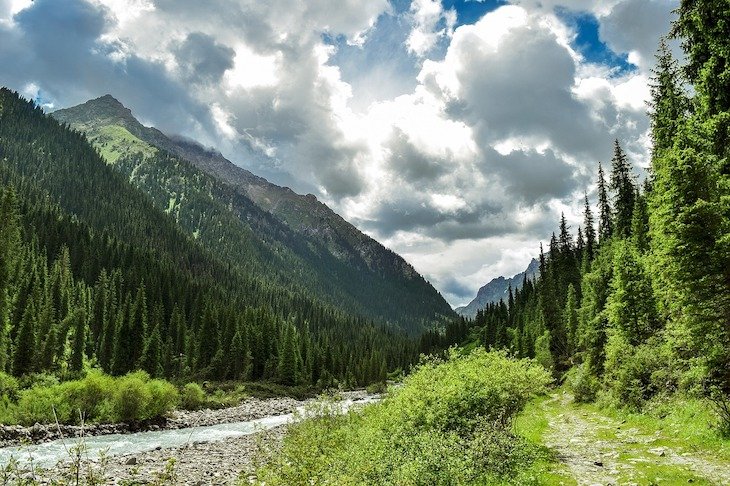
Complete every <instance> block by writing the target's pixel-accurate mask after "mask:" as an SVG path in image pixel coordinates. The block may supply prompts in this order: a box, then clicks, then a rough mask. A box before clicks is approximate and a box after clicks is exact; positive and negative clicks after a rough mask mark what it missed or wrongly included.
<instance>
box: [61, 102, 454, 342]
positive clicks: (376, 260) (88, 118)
mask: <svg viewBox="0 0 730 486" xmlns="http://www.w3.org/2000/svg"><path fill="white" fill-rule="evenodd" d="M52 116H53V117H54V118H56V119H57V120H59V121H60V122H64V123H67V124H69V125H70V126H71V127H72V128H74V129H77V130H80V131H83V132H85V133H86V135H87V137H88V138H89V139H90V140H91V141H92V142H93V143H94V145H95V146H96V147H97V148H98V149H99V150H100V151H101V152H102V155H104V157H105V158H106V160H107V161H108V162H109V163H112V164H114V165H115V166H116V167H117V168H118V169H119V170H121V171H122V172H123V173H125V174H126V175H127V176H128V177H130V178H131V179H133V180H136V182H135V183H136V184H137V185H138V186H140V188H142V189H143V190H145V191H146V192H148V194H150V195H151V196H153V199H155V200H156V201H158V204H159V205H160V207H161V208H162V209H164V210H165V211H167V212H169V213H170V214H172V215H174V216H175V217H176V218H177V219H178V221H179V222H180V224H183V225H187V229H188V231H189V232H190V233H191V234H194V235H195V237H196V238H197V237H198V236H199V237H200V238H201V241H204V240H206V234H205V229H206V228H205V227H204V226H205V225H204V224H203V227H202V229H203V233H200V232H199V229H200V228H199V227H200V226H201V224H202V223H200V221H202V222H203V223H205V222H206V221H209V216H210V215H211V214H213V213H215V214H218V215H219V216H218V217H219V221H221V224H222V226H218V228H223V229H227V228H234V227H235V228H234V229H236V231H237V233H236V234H238V236H235V238H238V240H237V241H240V242H241V243H245V244H246V245H248V247H250V250H247V252H248V253H246V259H247V260H249V261H247V262H244V263H245V264H246V265H247V267H248V268H253V269H254V271H258V272H262V271H265V272H266V273H267V275H268V274H269V273H270V272H272V271H273V272H274V273H273V274H272V276H275V275H279V277H278V278H279V280H281V281H290V282H292V284H293V285H305V286H308V287H309V288H310V289H311V290H312V291H313V292H314V293H316V294H318V295H319V296H320V297H321V298H324V299H325V300H326V301H328V302H330V303H331V304H334V305H337V306H339V307H341V308H343V309H344V310H347V311H348V312H356V313H359V314H362V315H364V316H367V317H371V318H375V319H376V320H378V321H384V322H391V323H394V324H397V325H398V326H400V327H404V328H407V329H411V330H418V329H421V328H422V327H424V326H425V327H429V326H431V325H436V324H437V323H438V322H440V321H441V320H442V319H444V318H448V317H452V316H454V315H455V314H454V312H453V310H452V309H451V307H450V306H449V305H448V303H447V302H446V300H445V299H444V298H443V297H442V296H441V294H440V293H439V292H438V291H437V290H436V289H434V288H433V287H432V286H431V285H430V284H429V283H428V282H427V281H426V280H425V279H424V278H423V277H422V276H421V275H420V274H419V273H418V272H416V270H415V269H414V268H413V267H412V266H411V265H410V264H409V263H408V262H406V261H405V260H404V259H403V258H402V257H400V256H399V255H398V254H396V253H395V252H393V251H391V250H389V249H387V248H385V247H384V246H383V245H381V244H380V243H378V242H377V241H375V240H374V239H372V238H370V237H369V236H367V235H365V234H364V233H362V232H360V231H359V230H358V229H357V228H356V227H355V226H353V225H352V224H350V223H348V222H347V221H345V220H344V219H343V218H342V217H340V216H339V215H338V214H336V213H335V212H334V211H332V210H331V209H330V208H329V207H327V206H326V205H325V204H323V203H322V202H320V201H318V200H317V198H316V197H315V196H314V195H312V194H308V195H300V194H297V193H295V192H294V191H292V190H291V189H289V188H287V187H280V186H277V185H275V184H272V183H270V182H269V181H267V180H266V179H264V178H262V177H259V176H256V175H254V174H252V173H251V172H249V171H247V170H245V169H243V168H241V167H238V166H237V165H235V164H233V163H232V162H230V161H229V160H227V159H226V158H225V157H223V155H222V154H220V153H219V152H217V151H215V150H211V149H208V148H205V147H203V146H202V145H200V144H198V143H197V142H195V141H192V140H188V139H184V138H181V137H170V136H167V135H165V134H164V133H162V132H161V131H159V130H157V129H156V128H152V127H146V126H144V125H142V124H141V123H140V122H139V121H138V120H137V119H136V118H135V117H134V115H133V114H132V112H131V111H130V110H129V109H128V108H126V107H125V106H124V105H123V104H122V103H120V102H119V101H118V100H117V99H115V98H114V97H113V96H111V95H105V96H102V97H100V98H97V99H94V100H90V101H87V102H86V103H83V104H81V105H78V106H75V107H72V108H67V109H62V110H58V111H56V112H54V113H52ZM171 157H172V158H171ZM117 161H120V162H117ZM193 180H195V181H197V182H195V183H192V182H190V181H193ZM186 184H187V185H186ZM201 184H203V185H205V186H206V187H207V189H206V190H205V191H201V190H200V186H201ZM191 197H195V198H197V199H196V200H195V201H191V200H190V198H191ZM206 208H207V209H206ZM221 208H224V210H223V211H221ZM225 208H228V209H225ZM181 211H182V212H181ZM191 212H192V213H191ZM222 212H229V213H231V214H229V215H226V214H221V213H222ZM201 218H202V219H201ZM233 219H235V221H234V220H233ZM208 230H209V232H213V231H216V233H215V234H212V233H209V234H208V236H207V245H208V246H212V247H218V248H219V250H218V252H219V253H220V252H221V251H223V252H226V253H227V254H228V258H229V260H228V261H229V262H230V263H231V264H234V265H238V264H241V261H242V260H241V258H240V256H239V257H236V255H235V253H234V252H232V251H230V250H231V245H235V244H237V241H230V238H231V237H232V235H234V233H231V232H229V233H228V239H227V240H226V237H223V236H221V235H220V234H219V232H220V230H218V229H215V228H209V229H208ZM221 238H223V239H221ZM240 253H241V251H238V254H239V255H240ZM248 255H251V257H250V258H248ZM272 259H273V260H272ZM277 259H278V260H277ZM257 262H258V263H257ZM272 262H273V263H272ZM267 278H268V277H267Z"/></svg>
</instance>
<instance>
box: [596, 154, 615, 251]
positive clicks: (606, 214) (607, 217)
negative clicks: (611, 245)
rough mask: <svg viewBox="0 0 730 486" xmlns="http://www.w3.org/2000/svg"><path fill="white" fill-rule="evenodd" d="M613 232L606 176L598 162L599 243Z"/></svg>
mask: <svg viewBox="0 0 730 486" xmlns="http://www.w3.org/2000/svg"><path fill="white" fill-rule="evenodd" d="M612 234H613V210H612V209H611V203H610V201H609V198H608V188H607V187H606V177H605V176H604V174H603V167H602V166H601V163H600V162H599V163H598V236H599V239H600V242H601V243H604V242H605V241H606V240H608V239H609V238H610V237H611V235H612Z"/></svg>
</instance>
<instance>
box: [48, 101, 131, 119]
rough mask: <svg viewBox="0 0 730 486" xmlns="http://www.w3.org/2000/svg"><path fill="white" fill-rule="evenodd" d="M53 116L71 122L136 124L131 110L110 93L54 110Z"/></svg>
mask: <svg viewBox="0 0 730 486" xmlns="http://www.w3.org/2000/svg"><path fill="white" fill-rule="evenodd" d="M53 116H54V117H55V118H57V119H59V120H61V121H66V122H69V123H71V124H84V125H86V124H91V125H96V124H99V123H100V122H102V121H103V122H104V123H105V124H109V123H118V124H125V125H126V124H138V123H139V122H138V121H137V119H136V118H134V116H133V115H132V110H130V109H129V108H127V107H126V106H124V105H123V104H122V103H121V102H120V101H119V100H117V99H116V98H115V97H113V96H112V95H110V94H105V95H104V96H100V97H99V98H95V99H93V100H89V101H87V102H86V103H82V104H80V105H77V106H74V107H72V108H66V109H62V110H58V111H56V112H55V113H54V114H53Z"/></svg>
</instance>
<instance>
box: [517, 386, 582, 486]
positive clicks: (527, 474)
mask: <svg viewBox="0 0 730 486" xmlns="http://www.w3.org/2000/svg"><path fill="white" fill-rule="evenodd" d="M547 400H548V397H539V398H536V399H535V400H533V401H531V402H530V403H528V404H527V406H526V407H525V409H524V410H523V411H522V413H520V414H519V415H518V416H517V418H516V419H515V422H514V425H513V427H514V431H515V433H516V434H517V435H519V436H521V437H523V438H525V439H526V440H527V441H528V442H529V443H530V444H533V445H534V446H535V447H537V448H538V449H539V450H540V452H541V453H540V455H539V459H538V460H536V461H535V462H534V463H533V464H532V466H531V467H530V468H529V469H527V470H525V471H524V472H522V473H521V475H520V476H521V478H522V480H523V481H524V483H523V484H539V485H545V486H553V485H555V486H558V485H565V486H572V485H575V484H578V483H577V482H576V481H575V479H573V477H572V475H571V474H570V471H569V470H568V468H567V466H565V464H563V463H561V462H560V461H559V460H558V458H557V457H556V456H555V454H554V453H553V452H552V451H550V449H548V448H547V447H545V445H544V444H545V434H546V433H547V431H548V430H549V427H550V425H549V423H548V416H547V413H546V411H545V409H544V407H543V404H544V403H545V402H546V401H547Z"/></svg>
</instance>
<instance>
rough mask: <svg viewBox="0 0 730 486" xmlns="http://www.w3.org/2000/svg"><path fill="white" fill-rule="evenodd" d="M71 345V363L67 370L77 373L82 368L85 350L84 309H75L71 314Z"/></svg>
mask: <svg viewBox="0 0 730 486" xmlns="http://www.w3.org/2000/svg"><path fill="white" fill-rule="evenodd" d="M72 320H73V328H74V333H73V345H72V346H71V362H70V366H69V369H70V370H71V371H72V372H74V373H79V372H80V371H81V370H82V369H83V367H84V351H85V348H86V327H87V326H86V319H85V316H84V309H83V308H77V309H76V310H75V311H74V312H73V314H72Z"/></svg>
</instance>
